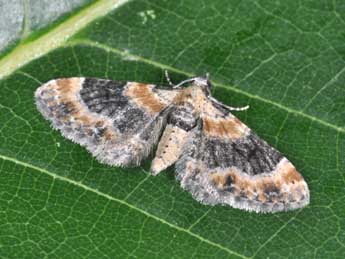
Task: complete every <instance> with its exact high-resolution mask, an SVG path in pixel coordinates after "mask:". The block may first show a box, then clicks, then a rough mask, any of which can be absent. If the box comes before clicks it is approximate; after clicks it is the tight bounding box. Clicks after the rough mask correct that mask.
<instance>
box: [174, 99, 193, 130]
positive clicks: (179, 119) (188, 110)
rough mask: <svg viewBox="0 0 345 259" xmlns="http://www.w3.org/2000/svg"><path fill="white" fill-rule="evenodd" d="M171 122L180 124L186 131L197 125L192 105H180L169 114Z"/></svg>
mask: <svg viewBox="0 0 345 259" xmlns="http://www.w3.org/2000/svg"><path fill="white" fill-rule="evenodd" d="M169 124H173V125H176V126H178V127H179V128H181V129H184V130H186V131H189V130H191V129H192V128H194V126H195V125H196V118H195V115H194V112H193V107H192V106H191V105H185V106H179V107H177V108H176V109H175V110H173V111H172V112H171V114H170V116H169Z"/></svg>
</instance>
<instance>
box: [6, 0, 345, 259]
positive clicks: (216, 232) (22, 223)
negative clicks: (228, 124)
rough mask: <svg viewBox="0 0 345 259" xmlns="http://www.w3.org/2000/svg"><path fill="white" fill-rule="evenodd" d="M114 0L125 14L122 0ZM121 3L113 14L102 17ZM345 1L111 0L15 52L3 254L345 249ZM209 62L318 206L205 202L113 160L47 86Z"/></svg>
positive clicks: (153, 74)
mask: <svg viewBox="0 0 345 259" xmlns="http://www.w3.org/2000/svg"><path fill="white" fill-rule="evenodd" d="M111 7H112V8H113V10H111ZM103 15H105V16H104V17H102V16H103ZM344 25H345V5H344V4H343V3H342V1H337V0H335V1H327V0H324V1H319V0H309V1H284V0H281V1H271V0H270V1H269V0H261V1H259V0H257V1H254V0H252V1H240V0H238V1H235V0H232V1H229V0H214V1H206V0H202V1H193V0H184V1H158V0H148V1H116V0H113V1H97V2H95V3H92V4H91V5H89V6H87V7H86V8H84V9H82V10H80V11H79V12H77V13H75V14H73V15H70V16H69V17H67V18H66V19H63V20H62V21H60V23H58V24H56V25H54V26H53V27H50V28H49V29H47V30H46V31H44V32H43V33H41V34H39V35H37V36H36V38H33V39H31V40H30V41H24V42H22V43H20V44H19V45H17V46H15V47H14V49H13V50H12V51H11V52H9V53H7V55H5V56H3V57H2V59H0V75H2V76H3V79H2V80H1V81H0V96H1V98H0V224H1V226H0V254H1V256H2V257H11V258H24V257H25V258H42V257H47V258H54V257H64V258H65V257H67V258H79V257H83V258H103V257H108V258H109V257H110V258H114V257H116V258H125V257H128V258H135V257H138V258H167V257H176V258H192V257H195V258H210V257H215V258H223V257H224V258H225V257H227V258H342V257H343V255H344V254H345V218H344V215H345V207H344V203H345V188H344V184H345V175H344V174H345V157H344V153H345V47H344V46H345V45H344V40H345V26H344ZM164 69H168V70H169V71H170V72H171V77H172V80H173V81H174V82H179V81H180V80H182V79H184V78H186V77H189V76H192V75H200V74H204V73H205V72H209V73H210V75H211V79H212V82H213V83H214V85H215V88H214V90H213V93H214V96H215V97H216V98H218V99H219V100H221V101H222V102H224V103H226V104H228V105H232V106H243V105H246V104H249V105H250V106H251V109H249V110H248V111H247V112H237V113H236V116H238V117H239V118H240V119H241V120H243V121H244V122H245V123H246V124H247V125H248V126H250V127H251V128H252V129H253V130H254V131H256V132H257V133H258V134H259V135H260V136H261V137H262V138H263V139H265V140H266V141H268V142H269V143H270V144H272V145H273V146H274V147H276V148H277V149H279V150H280V151H281V152H282V153H283V154H285V155H286V156H287V157H288V158H289V159H290V160H291V161H292V162H293V163H294V164H295V165H296V167H297V168H298V170H299V171H300V172H301V173H302V174H303V176H304V177H305V179H306V181H307V183H308V185H309V187H310V192H311V203H310V205H309V206H308V207H306V208H304V209H301V210H298V211H292V212H286V213H278V214H273V215H272V214H268V215H264V214H255V213H248V212H245V211H241V210H237V209H233V208H230V207H222V206H214V207H210V206H205V205H201V204H199V203H198V202H197V201H195V200H194V199H193V198H192V197H191V195H190V194H189V193H187V192H185V191H183V190H182V189H181V188H180V187H179V184H178V182H176V180H175V179H174V172H173V170H168V171H166V172H163V173H161V174H160V175H158V176H156V177H153V176H150V175H149V174H148V168H149V165H150V161H149V160H148V161H146V162H145V163H144V165H143V166H142V167H139V168H134V169H121V168H115V167H108V166H105V165H102V164H99V163H98V162H97V161H96V160H94V159H93V158H92V157H91V155H90V154H89V153H88V152H87V151H86V150H85V149H83V148H81V147H80V146H78V145H76V144H73V143H72V142H71V141H68V140H66V139H65V138H63V137H62V136H61V135H60V133H59V132H58V131H54V130H52V129H51V128H50V125H49V123H48V122H47V121H45V120H44V119H43V117H42V116H41V114H40V113H39V112H38V111H37V109H36V107H35V104H34V99H33V94H34V91H35V89H36V88H37V87H38V86H40V85H41V84H42V83H44V82H46V81H48V80H50V79H53V78H59V77H70V76H93V77H101V78H111V79H116V80H133V81H139V82H150V83H163V82H164V76H163V71H164Z"/></svg>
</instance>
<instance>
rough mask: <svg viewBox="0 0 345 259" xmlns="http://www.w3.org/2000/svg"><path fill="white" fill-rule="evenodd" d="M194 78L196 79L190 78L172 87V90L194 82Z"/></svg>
mask: <svg viewBox="0 0 345 259" xmlns="http://www.w3.org/2000/svg"><path fill="white" fill-rule="evenodd" d="M195 78H196V77H192V78H189V79H186V80H184V81H182V82H180V83H179V84H177V85H175V86H173V88H179V87H181V85H184V84H185V83H188V82H192V81H194V80H195Z"/></svg>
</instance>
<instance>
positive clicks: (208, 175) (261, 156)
mask: <svg viewBox="0 0 345 259" xmlns="http://www.w3.org/2000/svg"><path fill="white" fill-rule="evenodd" d="M208 105H210V103H209V104H208ZM212 106H213V108H212V109H214V108H217V110H216V111H215V110H212V109H210V107H207V109H206V110H204V111H203V112H202V114H201V121H200V123H199V124H198V126H197V127H195V128H194V129H193V130H192V133H191V134H190V135H189V137H188V140H187V141H186V144H185V146H184V148H183V152H182V154H183V155H182V156H181V158H180V160H178V161H177V163H176V173H177V179H178V180H179V181H180V182H181V185H182V187H183V188H184V189H186V190H188V191H190V192H191V193H192V195H193V196H194V198H196V199H197V200H199V201H200V202H202V203H205V204H223V205H224V204H228V205H230V206H232V207H235V208H240V209H244V210H249V211H256V212H277V211H284V210H291V209H296V208H300V207H303V206H305V205H306V204H308V203H309V190H308V186H307V184H306V182H305V181H304V179H303V177H302V176H301V175H300V174H299V173H298V172H297V171H296V169H295V167H294V166H293V165H292V164H291V163H290V162H289V160H288V159H287V158H285V157H284V156H283V155H282V154H280V153H279V152H278V151H277V150H275V149H274V148H272V147H271V146H269V145H268V144H267V143H266V142H265V141H264V140H262V139H260V138H259V137H258V136H257V135H256V134H255V133H253V132H252V131H251V130H250V129H249V128H248V127H247V126H246V125H244V124H243V123H242V122H240V121H239V120H238V119H237V118H236V117H235V116H233V115H232V114H231V113H229V112H226V111H225V110H221V108H220V107H215V106H216V104H213V105H212Z"/></svg>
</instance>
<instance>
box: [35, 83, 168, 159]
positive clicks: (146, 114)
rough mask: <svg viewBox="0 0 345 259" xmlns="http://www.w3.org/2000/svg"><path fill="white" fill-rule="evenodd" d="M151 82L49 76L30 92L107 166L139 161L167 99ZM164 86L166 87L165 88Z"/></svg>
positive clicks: (164, 114)
mask: <svg viewBox="0 0 345 259" xmlns="http://www.w3.org/2000/svg"><path fill="white" fill-rule="evenodd" d="M153 88H154V86H153V85H145V84H139V83H135V82H121V81H112V80H103V79H95V78H66V79H57V80H52V81H49V82H48V83H46V84H44V85H42V86H41V87H39V88H38V89H37V91H36V93H35V98H36V104H37V107H38V109H39V111H40V112H41V113H42V114H43V115H44V117H45V118H46V119H48V120H50V121H51V122H52V125H53V127H54V128H57V129H59V130H60V131H61V132H62V134H63V135H64V136H66V137H67V138H69V139H71V140H72V141H74V142H76V143H79V144H81V145H83V146H85V147H86V148H87V149H88V150H89V151H90V152H91V153H92V154H93V155H94V156H96V157H97V159H98V160H100V161H101V162H104V163H106V164H110V165H117V166H129V165H138V164H139V163H140V161H141V160H142V159H143V158H145V157H147V156H148V154H149V153H150V151H151V149H152V147H153V146H154V145H155V144H156V143H157V141H158V137H159V135H160V133H161V130H162V128H163V126H164V124H165V120H166V117H167V114H168V111H169V105H170V104H169V102H168V101H169V100H166V99H164V100H163V99H162V98H161V97H160V96H159V95H158V94H157V93H155V92H154V91H153ZM165 91H167V90H165Z"/></svg>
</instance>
